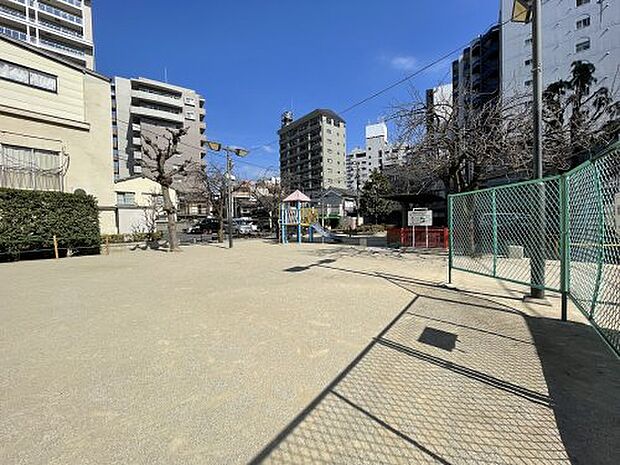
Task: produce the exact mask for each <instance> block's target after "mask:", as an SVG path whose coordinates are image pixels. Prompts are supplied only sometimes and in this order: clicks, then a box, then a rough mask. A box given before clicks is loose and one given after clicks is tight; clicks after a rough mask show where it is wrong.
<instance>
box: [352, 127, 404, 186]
mask: <svg viewBox="0 0 620 465" xmlns="http://www.w3.org/2000/svg"><path fill="white" fill-rule="evenodd" d="M365 135H366V144H365V146H364V148H361V147H356V148H354V149H353V150H351V151H350V152H349V153H348V154H347V158H346V173H347V188H348V189H349V190H352V191H355V190H357V189H361V188H362V187H364V184H365V183H366V181H368V178H369V177H370V174H371V173H372V172H373V171H374V170H378V171H384V170H385V169H387V168H390V167H393V166H397V165H398V164H400V163H402V162H403V161H404V159H405V150H403V149H402V148H401V147H399V146H394V145H393V144H391V143H390V142H389V140H388V128H387V125H386V124H385V123H384V122H380V123H376V124H369V125H367V126H366V129H365Z"/></svg>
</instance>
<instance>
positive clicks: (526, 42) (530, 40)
mask: <svg viewBox="0 0 620 465" xmlns="http://www.w3.org/2000/svg"><path fill="white" fill-rule="evenodd" d="M524 43H525V46H528V45H532V38H531V37H528V38H527V39H525V42H524Z"/></svg>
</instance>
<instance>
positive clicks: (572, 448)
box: [250, 264, 620, 464]
mask: <svg viewBox="0 0 620 465" xmlns="http://www.w3.org/2000/svg"><path fill="white" fill-rule="evenodd" d="M314 266H317V267H326V268H327V267H328V268H330V269H331V270H334V269H336V268H335V267H333V266H329V265H327V264H315V265H314ZM303 268H304V270H305V269H308V267H303ZM299 271H303V270H299ZM342 271H343V272H354V271H355V270H345V269H342ZM355 272H358V271H355ZM358 273H366V272H358ZM368 274H369V275H371V276H374V277H377V278H379V279H386V278H385V277H382V276H381V275H380V274H372V273H368ZM392 279H394V277H392ZM398 285H399V287H403V288H404V289H407V290H408V291H409V292H411V294H412V300H411V301H410V302H409V304H408V305H407V306H406V307H405V308H403V309H402V310H400V311H399V313H398V314H397V315H396V317H395V318H394V319H393V320H392V321H391V322H390V323H389V324H388V325H387V326H386V327H385V328H384V329H383V330H382V331H381V332H380V333H379V334H378V335H377V336H376V337H375V338H374V339H373V340H372V341H371V342H370V343H369V344H368V345H367V346H366V347H365V348H364V349H363V350H362V351H361V352H360V353H359V354H358V356H357V357H355V359H354V360H353V361H352V362H351V363H350V364H349V365H348V366H347V367H346V368H345V369H344V370H343V371H342V372H341V373H340V374H339V375H338V376H337V377H336V378H335V379H334V380H333V381H332V382H331V383H329V385H328V386H327V387H326V388H325V389H324V390H323V391H322V392H321V393H320V394H319V395H318V396H317V397H316V398H315V399H314V400H313V401H312V402H311V403H310V404H309V405H308V406H307V407H306V408H305V409H304V410H303V411H302V412H300V414H299V415H297V416H296V417H295V418H294V419H293V420H292V421H291V422H290V423H289V424H288V425H287V426H286V427H285V428H284V429H283V430H282V431H281V432H280V433H279V434H278V435H277V436H276V437H275V438H274V439H273V440H272V441H271V442H270V443H269V444H267V445H266V446H265V447H264V448H263V449H262V450H261V451H260V452H259V453H258V455H257V456H256V457H255V458H254V459H253V460H252V461H251V462H250V463H251V464H258V463H273V464H300V463H317V464H332V463H342V464H352V463H355V464H358V463H369V464H370V463H372V464H375V463H382V464H391V463H416V464H425V463H428V464H431V463H432V464H436V463H440V464H458V463H494V464H500V463H506V464H508V463H540V464H546V463H551V462H553V463H567V464H568V463H572V464H586V463H592V464H594V463H597V464H607V463H609V464H616V463H620V458H619V457H618V453H619V452H618V448H617V447H616V445H617V438H618V437H620V426H619V424H618V422H617V420H616V419H615V418H614V414H615V413H616V412H618V411H619V409H620V374H619V372H620V370H618V367H619V365H618V360H617V359H616V358H615V357H614V356H613V355H612V354H611V353H610V352H609V351H608V350H606V347H604V345H603V343H602V341H601V340H600V339H599V338H598V336H597V335H596V334H595V333H594V331H593V330H592V329H591V328H590V327H588V326H586V325H582V324H578V323H563V322H560V321H556V320H551V319H547V318H532V317H529V316H527V315H525V314H523V313H522V312H520V311H518V310H516V309H513V308H510V307H507V306H505V305H501V304H498V303H497V302H494V301H491V300H488V299H483V298H480V297H478V296H471V295H467V294H464V293H460V292H458V291H453V290H448V289H442V288H440V287H438V286H433V285H432V284H430V283H426V282H419V283H418V282H415V280H409V282H406V279H405V278H404V277H402V279H401V280H400V281H398Z"/></svg>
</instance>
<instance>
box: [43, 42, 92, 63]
mask: <svg viewBox="0 0 620 465" xmlns="http://www.w3.org/2000/svg"><path fill="white" fill-rule="evenodd" d="M39 46H40V47H42V48H45V49H47V50H50V51H52V52H56V53H62V54H63V55H69V56H71V57H77V58H84V55H85V53H84V51H83V50H79V49H77V48H73V47H69V46H67V45H64V44H61V43H60V42H56V41H55V40H49V39H42V38H39Z"/></svg>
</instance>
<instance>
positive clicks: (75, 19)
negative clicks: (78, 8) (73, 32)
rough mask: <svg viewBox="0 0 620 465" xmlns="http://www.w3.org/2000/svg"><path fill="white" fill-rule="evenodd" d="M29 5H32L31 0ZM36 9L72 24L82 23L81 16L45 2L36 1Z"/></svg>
mask: <svg viewBox="0 0 620 465" xmlns="http://www.w3.org/2000/svg"><path fill="white" fill-rule="evenodd" d="M30 6H33V7H34V1H33V0H30ZM37 9H38V10H39V11H40V12H42V13H44V14H46V15H49V16H52V17H54V18H60V19H63V20H65V21H68V22H70V23H73V24H78V25H80V26H81V25H82V24H83V23H84V21H83V20H82V18H81V16H77V15H73V14H71V13H68V12H66V11H64V10H61V9H59V8H56V7H53V6H51V5H48V4H47V3H42V2H37Z"/></svg>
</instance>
